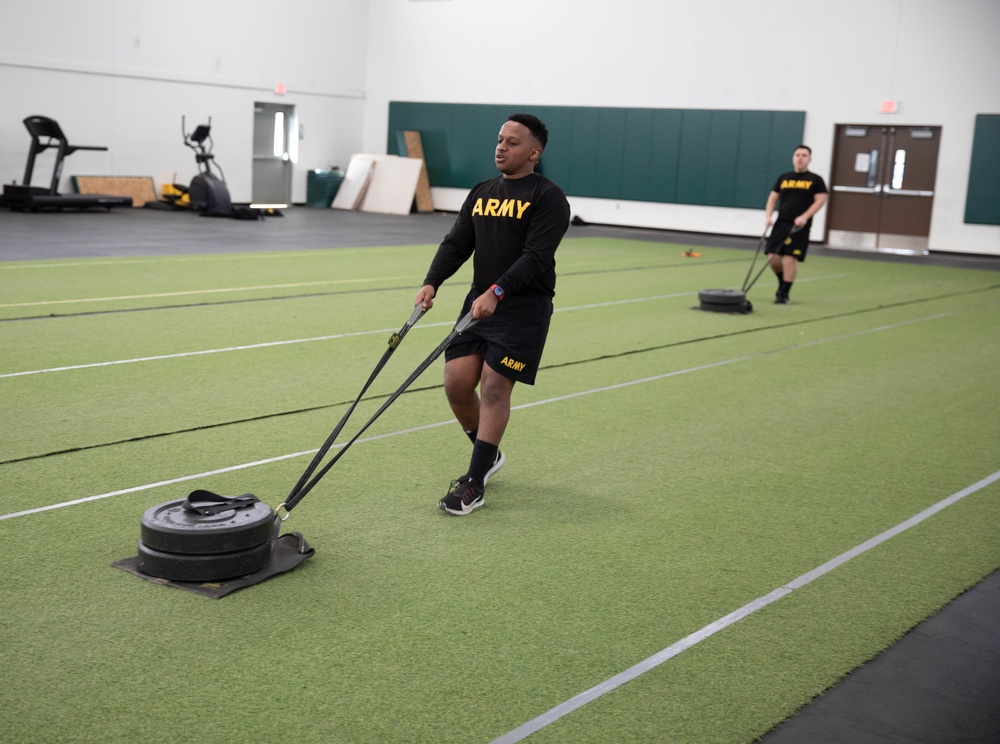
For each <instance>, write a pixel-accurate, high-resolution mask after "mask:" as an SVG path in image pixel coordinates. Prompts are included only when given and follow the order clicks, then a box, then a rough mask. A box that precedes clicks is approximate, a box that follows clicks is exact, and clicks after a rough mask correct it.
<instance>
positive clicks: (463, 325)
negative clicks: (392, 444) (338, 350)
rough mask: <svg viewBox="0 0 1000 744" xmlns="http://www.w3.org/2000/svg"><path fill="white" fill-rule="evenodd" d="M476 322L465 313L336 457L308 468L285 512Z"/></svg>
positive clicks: (293, 492)
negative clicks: (319, 466) (322, 464)
mask: <svg viewBox="0 0 1000 744" xmlns="http://www.w3.org/2000/svg"><path fill="white" fill-rule="evenodd" d="M476 322H477V321H475V320H473V318H472V312H471V311H470V312H467V313H466V314H465V315H464V316H463V317H462V318H460V319H459V321H458V322H457V323H456V324H455V327H454V328H453V329H452V331H451V333H449V334H448V335H447V336H446V337H445V339H444V341H442V342H441V343H440V344H438V346H437V348H436V349H434V351H432V352H431V353H430V355H429V356H428V357H427V358H426V359H424V361H422V362H421V363H420V365H419V366H418V367H417V368H416V369H415V370H413V372H412V373H411V374H410V376H409V377H407V378H406V380H404V381H403V384H402V385H400V386H399V387H398V388H397V389H396V392H394V393H393V394H392V395H390V396H389V398H388V399H387V400H386V401H385V403H383V404H382V406H381V407H380V408H379V409H378V410H377V411H375V413H374V414H373V415H372V417H371V418H369V419H368V421H366V422H365V424H364V426H362V427H361V429H360V431H358V433H357V434H355V435H354V436H353V437H351V439H350V440H349V441H348V442H347V443H346V444H344V445H343V446H342V447H341V448H340V451H339V452H337V454H336V455H334V456H333V457H332V458H330V460H329V461H328V462H327V463H326V464H325V465H324V466H323V467H322V468H320V469H319V470H318V471H317V472H315V473H314V472H313V470H314V468H312V467H310V468H309V469H308V470H307V471H306V473H304V474H303V476H302V479H301V480H300V481H299V483H298V484H297V485H296V487H295V489H294V490H293V491H292V493H291V494H289V496H288V498H287V499H286V500H285V503H284V507H285V511H287V512H291V511H292V509H294V508H295V505H296V504H298V503H299V502H300V501H301V500H302V499H303V498H305V496H306V494H307V493H309V492H310V491H311V490H312V489H313V487H314V486H315V485H316V484H317V483H319V481H320V479H321V478H322V477H323V476H324V475H326V474H327V473H328V472H329V470H330V468H332V467H333V466H334V464H336V462H337V461H338V460H339V459H340V458H341V457H343V456H344V453H345V452H347V450H348V449H350V448H351V445H352V444H354V443H355V442H356V441H358V439H360V438H361V435H362V434H364V433H365V432H366V431H367V430H368V427H369V426H371V425H372V424H373V423H375V420H376V419H377V418H378V417H379V416H381V415H382V414H383V413H385V410H386V409H387V408H388V407H389V406H391V405H392V404H393V402H394V401H395V400H396V399H397V398H398V397H399V396H400V395H402V394H403V393H404V392H405V391H406V389H407V388H408V387H409V386H410V385H411V384H412V383H413V381H414V380H416V379H417V378H418V377H419V376H420V375H421V374H423V372H424V370H426V369H427V368H428V367H429V366H431V364H432V363H433V362H434V361H435V360H436V359H437V358H438V357H439V356H441V354H442V353H443V352H444V350H445V349H446V348H447V346H448V344H450V343H451V342H452V341H453V340H454V339H455V337H456V336H458V335H460V334H462V333H464V332H465V331H466V330H468V328H469V327H470V326H472V325H474V324H475V323H476ZM390 348H391V347H390ZM359 399H360V397H359ZM355 402H357V401H355ZM342 424H343V420H342V421H341V426H342ZM341 426H338V428H337V429H335V430H334V432H333V434H331V438H330V439H328V440H327V443H326V445H324V447H325V450H329V448H330V445H332V444H333V437H334V435H336V434H339V433H340V428H341ZM325 450H324V454H325ZM316 463H318V459H317V460H316Z"/></svg>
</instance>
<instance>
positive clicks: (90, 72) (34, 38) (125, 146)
mask: <svg viewBox="0 0 1000 744" xmlns="http://www.w3.org/2000/svg"><path fill="white" fill-rule="evenodd" d="M44 7H45V11H44V12H40V11H39V7H38V6H35V5H33V4H31V3H15V2H3V3H2V8H3V14H2V22H0V91H2V94H0V95H2V105H0V179H2V181H3V182H4V183H10V182H11V181H12V180H16V181H17V182H18V183H20V181H21V178H22V176H23V174H24V167H25V161H26V160H27V154H28V147H29V144H30V138H29V136H28V133H27V130H26V129H25V128H24V125H23V124H22V120H23V119H24V118H25V117H27V116H30V115H34V114H41V115H44V116H50V117H52V118H54V119H56V120H57V121H59V123H60V125H61V126H62V128H63V130H64V131H65V133H66V135H67V137H68V138H69V139H70V142H71V143H73V144H80V145H102V146H105V147H107V148H108V151H107V152H86V151H79V152H76V153H74V154H73V155H71V156H69V157H68V158H67V159H66V161H65V166H64V170H63V179H62V185H61V189H62V191H64V192H68V191H70V190H71V184H70V180H69V179H70V177H71V176H73V175H88V176H92V175H115V176H150V177H152V178H153V179H154V183H155V184H156V187H157V189H159V188H160V185H161V184H163V183H171V182H173V181H175V180H176V181H178V182H180V183H189V182H190V180H191V178H192V177H193V176H194V175H195V174H196V173H197V168H196V164H195V159H194V153H193V152H192V151H191V150H190V149H188V148H187V147H185V146H184V141H183V137H182V132H181V116H182V115H186V116H187V127H188V131H192V130H193V129H194V127H195V126H196V125H197V124H200V123H207V121H208V117H210V116H211V117H212V138H213V140H214V143H215V149H214V153H215V157H216V161H217V162H218V163H219V165H221V166H222V168H223V170H224V171H225V175H226V179H227V181H228V184H229V190H230V193H231V195H232V197H233V199H234V200H236V201H248V200H249V199H250V198H251V182H252V168H253V116H254V114H253V105H254V102H255V101H265V102H269V101H273V102H277V103H287V104H292V105H294V106H295V107H296V114H297V118H298V121H299V123H300V124H301V125H302V129H303V132H304V139H302V140H301V141H300V142H299V162H298V164H297V165H296V166H295V168H296V170H295V173H294V176H293V179H292V184H293V189H294V190H293V200H295V201H300V202H301V201H305V191H306V172H307V171H308V170H309V169H311V168H324V167H327V166H329V165H332V164H336V165H341V166H342V167H346V165H347V162H348V161H349V160H350V156H351V153H353V152H358V151H359V150H360V149H361V147H362V145H361V137H362V131H363V130H362V126H363V118H364V106H365V100H364V99H365V93H364V89H365V62H364V60H365V56H366V52H367V39H368V2H367V0H337V2H333V3H317V2H312V1H311V0H286V1H285V2H282V3H274V2H267V0H213V2H208V3H206V2H192V1H190V0H181V1H180V2H172V3H135V2H131V1H130V0H88V1H87V2H85V3H81V2H75V1H74V0H52V2H47V3H46V4H45V6H44ZM278 83H284V84H285V85H286V86H287V93H286V94H285V95H277V94H276V93H275V86H276V85H277V84H278ZM46 156H48V159H46ZM51 162H52V161H51V156H50V154H49V153H45V154H44V155H43V156H40V157H39V162H38V163H37V164H36V167H35V179H34V180H35V181H36V184H37V183H38V182H39V180H40V181H41V182H42V183H44V184H47V183H48V181H49V179H50V178H51V173H52V171H51Z"/></svg>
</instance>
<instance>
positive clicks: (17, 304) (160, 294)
mask: <svg viewBox="0 0 1000 744" xmlns="http://www.w3.org/2000/svg"><path fill="white" fill-rule="evenodd" d="M403 278H404V277H401V276H376V277H369V278H366V279H324V280H322V281H315V282H293V283H291V284H259V285H255V286H249V287H216V288H214V289H188V290H184V291H182V292H158V293H155V294H137V295H115V296H113V297H82V298H78V299H75V300H37V301H35V302H8V303H3V304H0V307H37V306H39V305H75V304H79V303H85V302H117V301H118V300H155V299H160V298H163V297H189V296H191V295H207V294H221V293H226V292H252V291H256V290H260V289H298V288H300V287H321V286H326V285H329V284H362V283H364V282H387V281H399V280H401V279H403Z"/></svg>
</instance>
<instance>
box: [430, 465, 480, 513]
mask: <svg viewBox="0 0 1000 744" xmlns="http://www.w3.org/2000/svg"><path fill="white" fill-rule="evenodd" d="M484 491H485V489H484V488H483V487H482V486H480V485H479V484H478V483H476V479H475V478H473V477H472V476H471V475H463V476H462V477H461V478H459V479H458V480H455V481H452V482H451V488H449V489H448V493H447V494H445V497H444V498H443V499H441V500H440V501H439V502H438V509H441V510H442V511H446V512H448V513H449V514H454V515H455V516H456V517H464V516H465V515H466V514H471V513H472V512H473V511H475V510H476V509H478V508H479V507H481V506H482V505H483V493H484Z"/></svg>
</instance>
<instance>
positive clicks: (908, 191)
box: [885, 186, 934, 196]
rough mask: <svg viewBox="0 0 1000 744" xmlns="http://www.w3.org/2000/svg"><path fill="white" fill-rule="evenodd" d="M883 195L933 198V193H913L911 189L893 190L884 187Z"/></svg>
mask: <svg viewBox="0 0 1000 744" xmlns="http://www.w3.org/2000/svg"><path fill="white" fill-rule="evenodd" d="M885 193H887V194H896V195H897V196H934V192H933V191H915V190H913V189H893V188H889V187H888V186H886V187H885Z"/></svg>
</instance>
